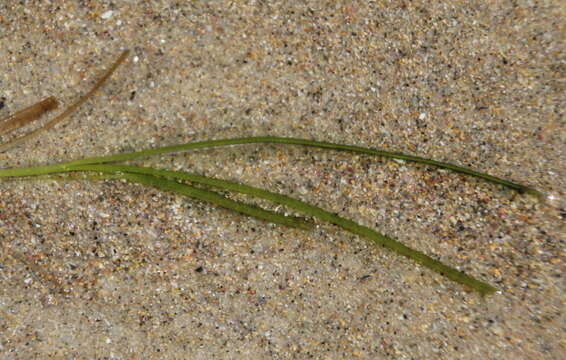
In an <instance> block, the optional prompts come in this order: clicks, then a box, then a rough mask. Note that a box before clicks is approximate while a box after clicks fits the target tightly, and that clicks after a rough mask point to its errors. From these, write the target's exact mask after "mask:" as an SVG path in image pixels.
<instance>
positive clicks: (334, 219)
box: [67, 165, 497, 295]
mask: <svg viewBox="0 0 566 360" xmlns="http://www.w3.org/2000/svg"><path fill="white" fill-rule="evenodd" d="M67 171H99V172H111V173H124V176H125V177H126V176H132V174H145V175H151V176H152V177H157V176H161V177H165V178H174V179H179V180H187V181H191V182H196V183H201V184H205V185H209V186H215V187H218V188H221V189H224V190H230V191H236V192H239V193H244V194H247V195H251V196H255V197H258V198H262V199H266V200H270V201H273V202H276V203H279V204H281V205H285V206H288V207H289V208H292V209H295V210H297V211H300V212H302V213H304V214H306V215H309V216H313V217H316V218H319V219H320V220H323V221H327V222H329V223H331V224H334V225H337V226H339V227H341V228H342V229H344V230H347V231H350V232H352V233H354V234H356V235H359V236H361V237H364V238H366V239H369V240H370V241H371V242H373V243H374V244H376V245H381V246H383V247H386V248H388V249H390V250H393V251H395V252H396V253H398V254H401V255H403V256H406V257H408V258H410V259H412V260H414V261H416V262H417V263H419V264H421V265H423V266H425V267H427V268H429V269H431V270H433V271H436V272H437V273H439V274H441V275H443V276H445V277H447V278H449V279H451V280H453V281H456V282H458V283H460V284H462V285H464V286H466V287H468V288H469V289H471V290H475V291H478V292H479V293H481V294H482V295H487V294H491V293H493V292H495V291H496V290H497V289H495V288H494V287H493V286H491V285H489V284H487V283H485V282H482V281H479V280H477V279H475V278H473V277H471V276H469V275H467V274H465V273H463V272H461V271H458V270H456V269H454V268H452V267H450V266H447V265H444V264H443V263H441V262H440V261H438V260H435V259H433V258H431V257H430V256H428V255H426V254H424V253H422V252H420V251H417V250H414V249H411V248H410V247H408V246H406V245H404V244H402V243H401V242H399V241H397V240H395V239H392V238H390V237H388V236H385V235H383V234H380V233H378V232H376V231H374V230H372V229H370V228H368V227H366V226H363V225H360V224H357V223H355V222H354V221H351V220H348V219H345V218H343V217H341V216H338V215H335V214H332V213H330V212H328V211H326V210H323V209H321V208H319V207H316V206H313V205H310V204H308V203H305V202H303V201H300V200H297V199H293V198H291V197H288V196H285V195H281V194H276V193H273V192H270V191H267V190H263V189H259V188H256V187H252V186H248V185H243V184H238V183H234V182H231V181H226V180H220V179H214V178H209V177H206V176H202V175H197V174H191V173H187V172H182V171H171V170H161V169H154V168H146V167H139V166H125V165H82V166H68V167H67ZM127 174H130V175H127ZM152 181H154V180H152ZM252 216H253V215H252Z"/></svg>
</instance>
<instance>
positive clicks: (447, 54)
mask: <svg viewBox="0 0 566 360" xmlns="http://www.w3.org/2000/svg"><path fill="white" fill-rule="evenodd" d="M19 3H20V2H11V1H5V2H2V3H1V4H0V59H1V61H0V100H1V101H0V106H1V107H2V108H1V109H0V117H3V116H5V115H8V114H10V113H13V112H14V111H17V110H19V109H21V108H22V107H24V106H27V105H30V104H32V103H34V102H36V101H39V100H40V99H41V98H43V97H46V96H48V95H54V96H56V97H57V98H58V99H59V100H60V101H61V103H62V105H68V104H70V103H72V102H73V101H74V100H75V99H77V97H78V96H79V95H80V94H84V93H85V92H86V91H87V90H88V89H89V88H90V86H92V84H93V82H94V81H95V80H96V79H97V78H98V77H99V76H100V74H101V73H102V72H103V70H104V69H105V68H106V67H108V65H109V64H110V63H111V62H112V61H113V60H114V59H115V58H116V57H117V56H118V54H119V53H120V51H121V50H123V49H126V48H128V49H130V51H131V55H130V57H129V59H128V61H127V62H126V63H125V64H124V65H123V66H122V67H121V68H120V69H119V70H118V71H117V72H116V74H114V76H113V77H112V78H111V80H110V81H109V82H108V83H107V84H106V86H105V87H104V88H103V89H102V91H100V92H99V93H98V94H97V96H95V98H93V99H92V100H91V101H89V102H88V103H87V104H85V105H84V106H82V107H81V108H80V110H79V111H78V112H77V113H75V114H74V115H73V116H72V118H71V119H69V121H68V122H67V123H65V124H64V125H63V126H59V127H57V128H56V129H55V130H54V131H50V132H49V133H46V134H44V135H43V136H41V137H40V138H37V139H35V140H32V141H29V142H27V143H25V144H24V145H22V146H19V147H17V148H14V149H12V150H10V151H7V152H5V153H3V154H0V166H1V167H20V166H27V165H37V164H46V163H52V162H56V161H63V160H68V159H75V158H80V157H82V156H93V155H103V154H111V153H118V152H123V151H130V150H133V149H143V148H147V147H153V146H158V145H169V144H176V143H181V142H187V141H193V140H203V139H211V138H223V137H235V136H247V135H278V136H294V137H303V138H310V139H317V140H323V141H334V142H339V143H345V144H356V145H363V146H369V147H376V148H381V149H388V150H392V151H402V152H407V153H412V154H419V155H422V156H426V157H431V158H434V159H437V160H444V161H451V162H454V163H457V164H461V165H466V166H470V167H472V168H475V169H478V170H482V171H487V172H489V173H491V174H493V175H496V176H502V177H505V178H508V179H512V180H514V181H516V182H519V183H523V184H526V185H530V186H533V187H535V188H536V189H538V190H540V191H542V192H544V193H545V194H546V195H547V199H546V203H539V202H537V201H536V200H535V199H532V198H529V197H527V196H520V195H517V194H514V193H513V192H512V191H510V190H505V189H503V188H502V187H500V186H496V185H490V184H486V183H484V182H481V181H478V180H474V179H470V178H467V177H463V176H460V175H455V174H452V173H448V172H444V171H437V170H435V169H433V168H430V167H426V166H418V165H412V164H403V163H398V162H394V161H389V160H384V159H377V158H369V157H366V156H353V155H351V154H345V153H334V152H325V151H318V150H312V149H304V148H299V147H283V146H265V145H262V146H259V145H250V146H243V147H238V148H230V149H217V150H210V151H200V152H197V153H191V154H177V155H170V156H163V157H161V158H154V159H151V160H148V161H146V164H152V165H155V166H162V167H167V168H172V169H185V170H191V171H197V172H200V173H205V174H209V175H215V176H218V177H221V178H225V179H232V180H237V181H240V182H245V183H248V184H252V185H256V186H260V187H263V188H266V189H270V190H273V191H277V192H280V193H284V194H288V195H291V196H294V197H297V198H300V199H303V200H306V201H309V202H311V203H313V204H317V205H320V206H322V207H324V208H325V209H328V210H331V211H334V212H336V213H338V214H340V215H342V216H345V217H348V218H351V219H356V220H357V221H359V222H360V223H362V224H365V225H367V226H370V227H372V228H374V229H376V230H379V231H382V232H383V233H386V234H389V235H391V236H394V237H396V238H397V239H399V240H400V241H403V242H404V243H406V244H407V245H409V246H411V247H414V248H417V249H419V250H422V251H424V252H426V253H428V254H432V255H434V256H435V257H437V258H438V259H440V260H442V261H444V262H446V263H447V264H450V265H452V266H456V267H458V268H460V269H462V270H465V271H466V272H468V273H470V274H471V275H474V276H476V277H478V278H480V279H482V280H484V281H486V282H489V283H490V284H492V285H494V286H496V287H497V288H498V289H499V290H500V292H499V293H497V294H496V295H493V296H490V297H487V298H481V297H480V296H478V295H477V294H474V293H471V292H469V291H467V290H466V289H464V288H463V287H461V286H460V285H458V284H455V283H453V282H451V281H449V280H446V279H445V278H443V277H441V276H440V275H437V274H435V273H432V272H431V271H429V270H426V269H424V268H422V267H420V266H417V265H415V264H414V262H412V261H410V260H407V259H404V258H401V257H400V256H398V255H396V254H394V253H392V252H390V251H385V250H382V249H378V248H375V247H374V246H371V245H368V244H367V243H366V242H365V241H364V240H363V239H359V238H358V237H356V236H353V235H351V234H349V233H346V232H343V231H340V230H338V229H337V228H334V227H332V226H328V225H326V224H318V225H319V226H317V228H316V229H315V230H313V231H311V232H306V231H300V230H293V229H289V228H285V227H283V226H276V225H271V224H267V223H265V222H261V221H256V220H253V219H249V218H247V217H245V216H241V215H238V214H235V213H232V212H230V211H227V210H219V209H217V208H215V207H212V206H209V205H207V204H204V203H199V202H195V201H190V200H187V199H185V198H181V197H179V196H175V195H172V194H169V193H162V192H159V191H158V190H154V189H150V188H145V187H142V186H134V185H129V184H126V183H123V182H112V181H107V182H88V181H84V180H83V181H56V180H53V179H46V180H43V181H29V180H27V181H22V180H17V181H13V180H12V181H6V180H2V181H0V242H1V245H2V246H1V247H0V251H1V252H0V358H1V359H49V358H53V359H94V358H97V359H108V358H117V359H154V358H155V359H157V358H160V359H183V358H185V359H311V358H312V359H350V358H360V359H560V358H564V351H565V345H566V344H565V341H564V320H565V319H564V308H563V302H564V300H565V296H564V280H563V270H564V237H565V236H564V227H563V226H564V217H565V206H566V202H565V201H564V196H565V194H564V189H565V188H566V186H565V185H566V184H565V180H564V179H565V178H566V172H565V170H564V169H565V168H566V167H565V166H564V158H566V156H565V154H564V144H565V143H566V134H565V133H566V130H565V126H564V118H563V111H564V110H563V107H561V105H560V104H561V103H562V104H564V102H565V100H566V99H565V96H564V93H565V83H564V79H565V73H566V67H565V63H564V62H565V52H564V47H563V46H564V33H565V29H564V24H565V23H566V21H565V19H564V16H563V15H564V12H565V9H564V7H562V8H560V7H559V5H558V4H559V2H558V1H546V2H538V1H491V2H485V1H462V2H453V1H446V2H443V3H437V2H434V3H436V5H431V4H429V2H427V1H391V2H389V1H368V2H361V3H360V4H359V5H356V6H352V5H349V4H351V2H348V1H344V2H335V1H328V2H320V1H319V2H314V1H313V2H297V3H301V5H296V6H292V5H285V4H284V2H281V3H280V4H278V5H267V3H268V2H265V1H211V2H208V1H195V2H190V3H191V5H178V4H184V3H185V2H183V1H150V2H144V3H147V4H146V5H134V2H126V1H124V2H122V1H113V2H109V1H101V2H98V1H96V2H95V1H68V2H64V4H63V2H55V1H51V2H49V1H41V2H39V1H37V2H31V1H30V2H26V4H25V5H20V4H19ZM187 3H188V2H187ZM285 3H294V2H285ZM6 4H10V5H6ZM11 4H14V5H11ZM561 354H562V355H561Z"/></svg>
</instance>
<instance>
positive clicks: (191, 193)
mask: <svg viewBox="0 0 566 360" xmlns="http://www.w3.org/2000/svg"><path fill="white" fill-rule="evenodd" d="M126 57H127V51H124V52H123V53H122V54H121V56H120V57H119V58H118V60H116V62H115V63H114V64H113V65H112V66H111V67H110V68H109V70H107V71H106V73H105V74H104V76H102V77H101V79H100V80H99V81H98V82H97V83H96V84H95V85H94V87H93V89H92V90H91V91H89V92H88V93H87V94H86V95H84V96H83V97H81V98H80V99H79V100H78V101H77V102H75V103H74V104H72V105H71V106H69V107H68V108H67V109H66V110H65V111H63V112H62V113H61V114H60V115H58V116H57V117H55V118H54V119H53V120H51V121H50V122H48V123H46V124H45V125H44V126H43V127H40V128H39V129H36V130H34V131H32V132H30V133H28V134H27V135H24V136H22V137H20V138H17V139H15V140H12V141H10V142H8V143H5V144H2V145H0V151H5V150H6V149H8V148H9V147H12V146H15V145H17V144H19V143H21V142H23V141H25V140H27V139H29V138H30V137H32V136H37V135H38V134H40V133H41V132H42V131H45V130H47V129H49V128H51V127H53V126H55V125H56V124H57V123H59V122H61V121H63V120H65V119H66V118H67V117H68V116H69V114H71V113H72V112H73V111H75V110H76V109H77V108H78V107H79V106H80V105H81V104H83V103H84V102H85V101H86V100H88V99H89V98H90V97H91V96H92V95H93V94H94V92H95V91H96V90H97V89H99V88H100V87H101V86H102V85H103V83H104V81H105V80H106V79H107V78H109V77H110V76H111V75H112V73H113V72H114V71H115V70H116V68H117V67H118V66H119V65H120V64H121V63H122V62H123V61H124V60H125V59H126ZM56 105H57V103H56V100H54V99H53V98H47V99H45V100H43V101H42V102H39V103H37V104H35V105H32V106H30V107H29V108H27V109H24V110H22V111H20V112H18V113H16V114H14V115H13V116H11V117H8V118H7V119H5V120H3V121H2V122H0V135H2V129H9V130H12V129H17V128H20V127H22V126H24V125H26V124H29V123H31V122H33V121H35V120H36V119H37V118H38V117H39V116H41V115H42V114H43V113H45V112H47V111H49V110H52V109H53V108H55V107H56ZM2 123H3V124H5V126H4V127H3V126H2ZM252 143H277V144H285V145H300V146H309V147H317V148H323V149H328V150H339V151H347V152H352V153H360V154H365V155H370V156H379V157H386V158H392V159H399V160H404V161H408V162H415V163H421V164H426V165H430V166H435V167H438V168H441V169H448V170H451V171H454V172H458V173H462V174H465V175H469V176H474V177H477V178H480V179H483V180H485V181H488V182H492V183H495V184H499V185H502V186H504V187H507V188H509V189H511V190H514V191H518V192H519V193H529V194H532V195H535V196H537V197H539V198H540V197H541V194H540V193H539V192H538V191H536V190H535V189H532V188H529V187H526V186H523V185H520V184H516V183H513V182H511V181H507V180H504V179H501V178H498V177H495V176H491V175H488V174H485V173H481V172H477V171H474V170H471V169H468V168H464V167H461V166H457V165H454V164H451V163H446V162H439V161H435V160H431V159H426V158H422V157H418V156H412V155H407V154H402V153H398V152H387V151H381V150H374V149H369V148H365V147H359V146H352V145H341V144H334V143H328V142H318V141H313V140H306V139H297V138H286V137H272V136H262V137H243V138H232V139H221V140H209V141H201V142H192V143H187V144H180V145H173V146H166V147H158V148H152V149H147V150H142V151H137V152H129V153H123V154H117V155H110V156H100V157H91V158H84V159H80V160H74V161H68V162H62V163H57V164H52V165H45V166H37V167H27V168H10V169H0V177H21V176H39V175H48V174H50V175H60V174H64V173H70V172H73V173H74V172H89V173H94V174H97V176H96V178H100V177H102V178H105V179H122V180H126V181H129V182H132V183H139V184H143V185H147V186H153V187H155V188H158V189H160V190H164V191H172V192H174V193H177V194H180V195H184V196H187V197H190V198H194V199H198V200H202V201H206V202H209V203H211V204H214V205H216V206H220V207H224V208H227V209H230V210H233V211H237V212H239V213H243V214H245V215H249V216H252V217H255V218H258V219H262V220H266V221H269V222H273V223H277V224H282V225H286V226H290V227H297V228H301V229H305V230H308V229H310V228H311V227H312V221H310V220H309V219H308V218H309V217H312V218H317V219H319V220H322V221H326V222H329V223H331V224H334V225H336V226H338V227H340V228H342V229H344V230H347V231H350V232H352V233H354V234H356V235H358V236H361V237H363V238H365V239H367V240H369V241H370V242H371V243H373V244H375V245H380V246H383V247H385V248H388V249H390V250H392V251H394V252H396V253H398V254H401V255H403V256H406V257H408V258H410V259H412V260H414V261H415V262H417V263H418V264H420V265H422V266H424V267H427V268H429V269H431V270H433V271H436V272H437V273H440V274H441V275H443V276H445V277H447V278H448V279H451V280H453V281H456V282H458V283H460V284H462V285H464V286H465V287H467V288H468V289H470V290H474V291H477V292H479V293H480V294H482V295H487V294H492V293H494V292H495V291H496V289H495V288H494V287H493V286H491V285H489V284H487V283H485V282H482V281H480V280H477V279H475V278H474V277H472V276H470V275H467V274H465V273H463V272H461V271H458V270H456V269H455V268H453V267H450V266H448V265H445V264H443V263H441V262H439V261H437V260H435V259H433V258H432V257H430V256H428V255H426V254H424V253H422V252H420V251H417V250H414V249H412V248H410V247H407V246H405V245H403V244H402V243H401V242H399V241H397V240H395V239H393V238H391V237H388V236H386V235H383V234H380V233H379V232H377V231H375V230H372V229H370V228H369V227H366V226H362V225H360V224H358V223H356V222H355V221H352V220H349V219H346V218H343V217H341V216H338V215H336V214H333V213H331V212H329V211H326V210H324V209H322V208H320V207H316V206H313V205H310V204H308V203H306V202H303V201H300V200H297V199H294V198H291V197H289V196H285V195H281V194H277V193H273V192H270V191H267V190H264V189H260V188H256V187H252V186H248V185H244V184H240V183H236V182H231V181H226V180H221V179H216V178H211V177H206V176H202V175H198V174H193V173H189V172H184V171H171V170H166V169H156V168H150V167H140V166H131V165H120V162H123V161H126V160H133V159H139V158H142V157H149V156H157V155H164V154H167V153H175V152H180V151H190V150H196V149H202V148H210V147H220V146H232V145H241V144H252ZM87 178H88V177H87ZM197 184H198V185H197ZM195 185H196V186H195ZM203 185H204V186H205V188H203V187H202V186H203ZM209 188H217V189H220V190H223V191H229V192H238V193H242V194H246V195H249V196H252V197H256V198H261V199H264V200H269V201H272V202H274V203H277V204H280V205H284V206H287V207H288V208H291V209H294V210H296V211H297V212H299V213H302V214H304V215H306V217H295V216H286V215H283V214H280V213H277V212H272V211H268V210H264V209H261V208H259V207H256V206H252V205H249V204H246V203H243V202H240V201H236V200H231V199H229V198H226V197H224V196H223V195H221V194H219V193H217V192H214V191H212V190H209Z"/></svg>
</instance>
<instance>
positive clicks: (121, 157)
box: [0, 136, 543, 199]
mask: <svg viewBox="0 0 566 360" xmlns="http://www.w3.org/2000/svg"><path fill="white" fill-rule="evenodd" d="M255 143H276V144H292V145H304V146H310V147H318V148H324V149H329V150H340V151H349V152H354V153H361V154H367V155H373V156H381V157H386V158H392V159H399V160H405V161H410V162H416V163H421V164H426V165H431V166H435V167H438V168H441V169H448V170H451V171H454V172H458V173H462V174H465V175H469V176H474V177H477V178H480V179H483V180H485V181H488V182H492V183H495V184H499V185H503V186H505V187H507V188H509V189H513V190H516V191H518V192H520V193H528V194H532V195H534V196H536V197H538V198H539V199H542V198H543V195H542V194H541V193H540V192H539V191H537V190H535V189H533V188H530V187H528V186H525V185H521V184H517V183H514V182H511V181H508V180H505V179H502V178H498V177H495V176H492V175H489V174H486V173H482V172H479V171H475V170H472V169H468V168H465V167H462V166H458V165H454V164H451V163H447V162H441V161H436V160H432V159H426V158H423V157H419V156H413V155H407V154H403V153H399V152H389V151H382V150H375V149H369V148H365V147H360V146H353V145H342V144H334V143H328V142H320V141H313V140H306V139H296V138H286V137H274V136H259V137H246V138H235V139H222V140H209V141H201V142H193V143H188V144H181V145H173V146H164V147H159V148H155V149H147V150H142V151H136V152H130V153H124V154H117V155H109V156H98V157H91V158H85V159H80V160H74V161H69V162H65V163H59V164H54V165H46V166H38V167H34V168H25V169H2V170H0V177H5V176H27V175H38V174H47V173H51V172H58V171H60V170H61V169H64V168H65V167H70V166H76V165H87V164H101V163H110V162H118V161H125V160H132V159H137V158H142V157H148V156H153V155H160V154H166V153H173V152H180V151H188V150H196V149H203V148H210V147H219V146H229V145H241V144H255Z"/></svg>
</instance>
